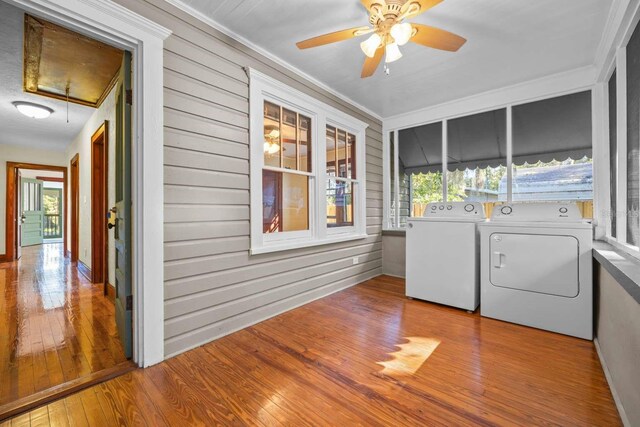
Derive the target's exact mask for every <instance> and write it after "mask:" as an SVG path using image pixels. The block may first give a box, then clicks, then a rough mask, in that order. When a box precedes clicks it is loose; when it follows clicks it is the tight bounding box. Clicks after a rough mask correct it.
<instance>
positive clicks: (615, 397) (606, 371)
mask: <svg viewBox="0 0 640 427" xmlns="http://www.w3.org/2000/svg"><path fill="white" fill-rule="evenodd" d="M593 344H594V345H595V346H596V353H598V358H599V359H600V365H602V370H603V371H604V377H605V378H606V379H607V383H608V384H609V390H611V395H612V396H613V401H614V402H616V408H617V409H618V414H619V415H620V419H621V420H622V424H623V425H624V426H625V427H631V423H630V422H629V418H627V413H626V412H625V411H624V406H622V402H621V401H620V396H619V395H618V392H617V391H616V388H615V386H614V385H613V378H612V377H611V372H609V368H608V367H607V363H606V362H605V361H604V357H603V356H602V349H601V348H600V343H599V342H598V338H594V339H593Z"/></svg>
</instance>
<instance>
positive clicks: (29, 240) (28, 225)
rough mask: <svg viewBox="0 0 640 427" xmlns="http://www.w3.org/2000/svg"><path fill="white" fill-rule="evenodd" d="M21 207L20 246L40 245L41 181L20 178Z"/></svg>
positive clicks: (41, 234)
mask: <svg viewBox="0 0 640 427" xmlns="http://www.w3.org/2000/svg"><path fill="white" fill-rule="evenodd" d="M20 189H21V192H22V194H21V196H22V197H21V198H20V202H21V206H20V221H21V223H22V227H21V236H20V245H21V246H32V245H39V244H42V238H43V211H42V181H40V180H38V179H31V178H22V179H21V180H20Z"/></svg>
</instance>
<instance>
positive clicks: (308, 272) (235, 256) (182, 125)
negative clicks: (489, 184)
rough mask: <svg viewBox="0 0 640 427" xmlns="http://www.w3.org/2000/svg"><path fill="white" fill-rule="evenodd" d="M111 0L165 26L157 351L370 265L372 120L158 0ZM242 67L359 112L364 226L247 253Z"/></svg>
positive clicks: (350, 278) (189, 343) (302, 299)
mask: <svg viewBox="0 0 640 427" xmlns="http://www.w3.org/2000/svg"><path fill="white" fill-rule="evenodd" d="M116 2H117V3H120V4H122V5H123V6H125V7H127V8H129V9H131V10H132V11H134V12H136V13H138V14H140V15H142V16H144V17H146V18H148V19H150V20H152V21H155V22H157V23H158V24H160V25H162V26H164V27H166V28H168V29H170V30H171V31H173V34H172V35H171V36H170V37H169V38H168V39H167V40H166V41H165V44H164V47H165V55H164V67H165V72H164V85H165V90H164V105H165V117H164V126H165V137H164V147H165V151H164V164H165V167H164V180H165V182H164V197H165V211H164V221H165V228H164V240H165V247H164V253H165V261H164V263H165V307H164V308H165V311H164V313H165V328H164V331H165V356H166V357H169V356H171V355H175V354H178V353H180V352H183V351H185V350H187V349H190V348H193V347H196V346H199V345H201V344H203V343H206V342H208V341H211V340H213V339H215V338H217V337H220V336H222V335H226V334H228V333H230V332H233V331H235V330H238V329H240V328H243V327H246V326H248V325H251V324H253V323H256V322H258V321H260V320H263V319H265V318H268V317H271V316H273V315H275V314H278V313H280V312H282V311H285V310H288V309H291V308H293V307H296V306H298V305H301V304H304V303H307V302H309V301H312V300H314V299H316V298H319V297H322V296H324V295H327V294H329V293H331V292H335V291H337V290H340V289H342V288H345V287H348V286H351V285H354V284H356V283H359V282H361V281H363V280H365V279H367V278H370V277H373V276H376V275H379V274H380V273H381V270H382V269H381V266H382V251H381V249H382V244H381V235H380V232H381V226H382V142H381V141H382V135H381V131H382V123H381V122H380V120H378V119H376V118H373V117H371V116H369V115H367V114H365V113H364V112H362V111H360V110H358V109H357V108H355V107H353V106H351V105H350V104H348V103H347V102H345V101H342V100H341V99H339V98H337V97H336V96H334V95H332V94H330V93H328V92H326V91H325V90H323V89H321V88H319V87H317V86H315V85H313V84H312V83H310V82H308V81H305V80H304V79H303V78H301V77H300V76H298V75H297V74H295V73H293V72H291V71H289V70H288V69H285V68H284V67H282V66H280V65H279V64H277V63H275V62H273V61H271V60H269V59H267V58H265V57H263V56H261V55H260V54H258V53H257V52H255V51H253V50H251V49H249V48H248V47H246V46H243V45H241V44H240V43H239V42H237V41H235V40H233V39H231V38H229V37H228V36H226V35H224V34H222V33H220V32H219V31H217V30H215V29H213V28H212V27H211V26H209V25H207V24H205V23H203V22H201V21H199V20H197V19H195V18H194V17H192V16H190V15H188V14H187V13H185V12H183V11H181V10H179V9H178V8H176V7H175V6H172V5H170V4H169V3H168V2H166V1H164V0H150V1H142V0H116ZM244 67H252V68H254V69H256V70H257V71H260V72H262V73H264V74H266V75H269V76H270V77H273V78H275V79H277V80H280V81H281V82H283V83H284V84H287V85H289V86H291V87H293V88H295V89H297V90H300V91H302V92H304V93H306V94H308V95H310V96H312V97H314V98H316V99H318V100H319V101H322V102H325V103H327V104H329V105H331V106H332V107H334V108H337V109H340V110H342V111H344V112H346V113H347V114H350V115H352V116H354V117H356V118H358V119H360V120H363V121H366V122H367V123H368V124H369V128H368V129H367V134H366V136H367V148H366V150H367V153H366V157H367V165H366V169H367V176H366V181H367V206H366V208H367V224H366V225H367V233H368V237H367V238H365V239H361V240H356V241H351V242H344V243H338V244H331V245H323V246H317V247H311V248H305V249H300V250H292V251H286V252H277V253H271V254H264V255H257V256H251V255H250V253H249V242H250V239H249V230H250V227H249V102H248V96H249V81H248V77H247V74H246V73H245V70H244ZM159 184H160V183H159ZM354 256H359V257H360V260H359V263H358V264H357V265H354V264H353V260H352V258H353V257H354Z"/></svg>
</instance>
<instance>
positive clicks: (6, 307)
mask: <svg viewBox="0 0 640 427" xmlns="http://www.w3.org/2000/svg"><path fill="white" fill-rule="evenodd" d="M5 12H6V13H5ZM11 17H13V18H14V19H13V20H12V21H11V22H7V21H9V20H10V18H11ZM2 22H4V23H7V28H9V29H8V30H7V32H8V33H9V32H11V28H13V35H14V36H15V37H14V39H20V41H21V40H22V31H23V30H24V31H25V34H24V37H25V40H26V39H29V40H31V39H32V38H34V37H35V38H36V39H38V38H40V39H39V40H41V41H43V43H41V44H40V45H39V46H41V48H42V49H53V48H55V46H56V43H58V42H59V41H60V40H59V39H61V38H63V37H64V36H65V34H66V35H67V36H68V37H70V38H71V39H72V40H77V39H82V43H85V44H86V45H90V46H94V47H95V46H98V45H99V47H101V48H100V49H97V48H96V49H95V52H94V51H90V52H88V54H89V59H88V62H87V61H84V62H83V61H79V60H78V63H82V65H83V67H84V66H85V65H87V64H88V63H90V62H91V60H92V58H94V56H95V57H96V58H97V57H98V56H99V55H106V53H108V52H111V54H113V53H114V52H115V54H117V55H118V57H117V64H116V68H114V69H113V71H112V72H110V74H109V75H108V78H103V79H102V82H103V85H102V86H98V87H95V85H94V86H93V87H91V88H89V89H91V90H89V89H87V90H86V91H85V88H86V86H85V85H84V83H89V84H94V79H93V78H89V79H86V78H85V79H81V78H77V77H74V76H75V74H74V73H75V72H76V71H77V69H76V68H82V67H76V68H73V69H69V68H68V67H66V65H65V61H66V59H65V55H66V54H67V51H66V50H64V49H63V50H62V54H61V55H55V52H48V53H47V54H46V55H45V54H44V53H43V54H42V56H41V57H38V54H39V53H40V50H39V49H36V51H35V52H32V54H31V55H26V54H25V55H26V56H24V57H27V56H28V57H29V58H30V59H34V58H35V59H34V60H36V61H37V60H41V61H46V60H52V59H51V58H53V59H56V58H59V57H62V59H61V60H60V63H53V64H49V65H51V66H53V67H58V69H57V70H59V71H60V73H61V75H66V76H68V79H65V82H66V85H67V89H66V90H67V91H69V85H70V87H71V90H70V91H71V94H70V95H69V94H67V96H66V97H65V99H64V100H60V99H58V98H57V97H56V96H54V95H55V94H51V93H47V91H55V87H56V84H57V83H56V80H55V79H54V78H55V77H56V76H57V75H58V74H56V73H54V72H51V75H49V76H48V77H49V78H51V79H53V80H47V81H53V84H52V85H45V84H44V83H43V84H42V85H40V86H38V83H37V81H35V83H34V84H35V85H36V86H37V87H38V90H37V91H34V92H31V93H29V94H27V90H26V88H25V89H24V92H25V93H24V94H22V92H18V91H20V90H22V89H23V88H22V86H20V83H21V79H22V77H23V76H22V75H21V74H20V73H18V74H19V75H17V77H16V78H15V79H13V80H12V81H9V80H7V81H3V82H2V83H1V84H0V97H1V96H2V93H3V92H2V86H8V85H9V84H12V85H13V86H12V87H11V93H12V94H15V93H18V94H19V95H12V96H23V97H24V98H25V101H24V102H31V103H32V104H38V105H45V106H46V108H47V109H48V110H47V111H49V112H50V116H51V117H50V118H42V119H37V120H34V119H33V118H31V117H30V118H29V119H27V118H24V117H22V116H21V114H20V113H21V111H20V110H19V109H17V107H16V110H15V111H14V112H13V113H14V114H13V115H11V116H9V118H8V119H6V120H7V124H11V125H12V126H14V127H15V128H17V129H18V130H19V131H20V132H22V133H23V134H24V135H28V136H30V138H31V140H33V141H35V142H33V144H35V145H34V146H31V145H29V144H30V143H31V142H32V141H31V140H28V141H25V142H24V145H22V146H20V145H16V149H15V150H13V151H11V152H9V154H7V153H8V152H6V151H4V150H2V151H3V152H0V162H3V163H4V161H5V160H6V165H7V185H6V188H5V189H4V190H5V191H6V200H7V204H6V206H5V207H6V212H7V215H6V219H7V223H6V224H5V229H6V233H5V236H4V238H2V240H4V241H5V257H4V258H5V259H6V261H8V262H6V263H3V264H1V265H0V282H1V283H0V284H1V285H2V289H3V291H4V292H3V294H4V297H5V299H4V300H3V301H2V302H3V310H2V315H3V316H4V317H5V319H6V321H5V322H0V354H4V355H6V356H7V359H6V360H5V362H6V363H2V364H0V420H2V419H3V418H5V417H7V416H10V415H12V414H15V413H16V411H21V410H26V409H28V407H29V406H30V405H34V404H35V403H34V402H38V403H39V404H41V403H43V402H45V401H47V400H50V399H54V398H58V397H60V396H61V395H63V394H66V393H69V392H72V391H74V390H78V389H79V388H82V387H85V386H88V385H90V384H94V383H95V382H97V381H101V380H104V379H107V378H110V377H113V376H115V375H117V374H119V373H123V372H128V371H129V370H130V369H131V368H132V367H135V364H134V363H133V362H132V361H131V358H132V356H133V320H132V317H133V313H134V306H133V304H132V302H133V301H132V295H133V287H132V272H133V268H132V267H131V265H132V259H131V258H132V251H131V239H132V235H133V231H132V216H131V203H132V198H131V194H132V193H131V165H132V163H131V155H132V150H131V145H132V137H131V133H132V121H131V115H132V113H131V106H130V102H131V99H132V97H131V96H130V95H129V94H130V93H131V90H132V88H131V77H132V68H131V65H132V61H133V60H132V56H131V54H130V53H129V52H126V51H125V50H122V49H119V48H108V47H106V45H105V44H104V43H102V42H98V41H96V40H93V39H89V38H88V37H87V36H86V35H83V34H80V33H73V34H72V35H69V34H68V33H72V31H71V30H69V29H66V28H62V27H60V26H59V25H57V24H53V23H50V22H47V21H46V20H44V19H43V18H41V17H39V16H38V17H36V16H31V15H29V14H28V13H26V12H25V11H23V10H22V9H20V8H17V7H14V6H12V5H9V4H7V3H4V2H0V23H2ZM9 24H10V25H9ZM29 25H32V26H33V27H34V28H35V30H34V31H33V34H31V33H29V34H27V31H28V29H29V28H30V27H29ZM36 30H37V31H36ZM47 31H49V34H48V33H47ZM34 34H35V35H34ZM47 37H49V38H50V41H51V43H46V42H44V41H46V40H47ZM31 41H33V40H31ZM10 42H11V41H9V42H8V43H10ZM100 43H102V44H100ZM14 44H16V45H17V43H14ZM58 45H61V46H65V47H66V44H62V43H58ZM52 46H53V47H52ZM20 48H24V49H27V48H28V44H25V45H24V47H23V46H22V43H21V44H20ZM105 52H106V53H105ZM77 54H78V52H77V51H74V55H77ZM0 55H1V53H0ZM91 55H94V56H91ZM73 58H76V56H73ZM14 59H15V60H16V63H15V64H13V63H12V62H11V61H12V60H14ZM98 59H99V60H96V61H97V62H98V64H97V65H95V64H94V65H95V67H96V68H101V67H102V68H104V67H103V66H104V63H105V61H104V60H103V59H104V58H102V59H101V58H98ZM0 61H2V63H3V65H4V64H13V65H12V66H11V67H8V69H11V70H19V71H22V70H21V69H22V66H23V64H22V61H20V60H19V58H17V57H16V58H11V57H6V56H0ZM110 61H111V62H110V64H111V65H113V63H114V61H113V58H111V59H110ZM25 68H26V66H25ZM102 68H101V69H102ZM48 69H49V68H47V67H41V68H40V70H41V71H42V70H45V71H46V70H48ZM86 74H87V73H85V75H84V77H86ZM25 75H26V71H25ZM31 77H32V78H36V77H38V78H42V79H44V77H43V74H42V73H40V74H35V77H33V76H31ZM90 77H91V76H90ZM25 81H26V80H25ZM43 81H44V80H43ZM81 83H82V84H81ZM74 84H75V86H74ZM16 87H17V88H18V89H15V88H16ZM74 87H75V88H77V89H76V91H75V92H74V91H73V90H74V89H73V88H74ZM51 88H53V89H51ZM92 90H93V91H92ZM7 92H8V91H7ZM95 93H98V95H96V96H95V99H96V101H95V105H90V103H89V102H88V101H86V102H85V101H83V100H82V99H80V97H82V96H86V97H88V98H91V96H93V95H94V94H95ZM12 111H13V110H12ZM67 111H70V114H68V115H67V116H66V117H68V119H66V120H65V115H66V114H65V113H66V112H67ZM28 120H30V121H28ZM47 120H48V121H47ZM43 123H44V124H45V125H43ZM0 126H4V125H3V123H0ZM73 126H76V127H77V129H78V132H73V136H70V135H68V133H65V132H68V131H67V129H69V128H73ZM34 129H36V130H38V131H39V132H41V134H42V132H43V131H44V130H46V132H47V136H48V137H51V138H49V140H47V141H43V142H41V143H40V145H39V146H38V145H37V144H38V141H37V135H38V134H37V133H36V132H35V131H34ZM96 129H97V131H96ZM30 132H31V133H30ZM54 137H56V138H58V139H63V138H66V140H64V141H63V142H62V143H61V146H60V147H59V148H58V149H57V150H54V149H51V148H49V147H50V146H51V145H52V144H49V145H48V146H47V142H49V141H50V140H52V139H54ZM111 141H113V142H114V144H113V151H112V152H111V153H110V152H109V149H110V142H111ZM20 148H22V149H23V151H21V150H20ZM110 155H111V156H112V159H109V156H110ZM3 156H4V157H3ZM5 157H6V159H5ZM29 157H32V158H34V159H36V160H41V159H47V158H50V159H52V161H53V162H54V163H53V164H44V162H43V163H37V162H33V163H26V162H21V161H17V160H23V159H24V158H29ZM116 160H119V162H116ZM116 163H118V164H119V165H120V166H119V167H118V168H116V169H115V174H117V175H118V176H115V174H114V172H111V174H110V171H109V165H110V164H116ZM58 175H59V176H58ZM110 175H111V176H110ZM116 183H117V185H118V188H117V189H116V187H115V186H116ZM110 190H111V193H115V194H116V195H117V197H113V198H112V200H111V202H112V203H113V204H114V205H115V206H118V210H117V211H118V215H117V218H116V220H115V227H114V228H113V229H108V228H107V217H106V215H107V212H108V207H109V201H110V200H109V198H108V195H109V194H110ZM110 235H111V239H112V240H114V241H115V244H113V245H112V250H113V252H114V257H115V253H116V250H117V251H118V255H119V257H118V259H117V262H113V263H114V264H115V269H114V274H113V275H112V276H115V279H114V280H113V284H114V286H113V288H114V291H113V292H111V293H109V294H110V295H114V299H115V301H114V300H113V299H109V298H107V297H106V296H105V294H106V293H108V292H106V290H107V289H108V288H107V287H108V286H109V285H108V283H109V276H110V274H109V268H108V266H109V258H108V250H107V249H108V248H109V245H108V242H109V238H110ZM25 324H26V325H28V328H26V329H25V328H24V327H23V326H24V325H25Z"/></svg>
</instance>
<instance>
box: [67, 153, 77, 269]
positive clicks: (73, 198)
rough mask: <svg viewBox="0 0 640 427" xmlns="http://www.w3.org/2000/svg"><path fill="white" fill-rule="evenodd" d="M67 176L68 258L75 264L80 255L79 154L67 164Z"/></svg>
mask: <svg viewBox="0 0 640 427" xmlns="http://www.w3.org/2000/svg"><path fill="white" fill-rule="evenodd" d="M69 174H70V175H71V185H70V187H71V188H70V189H69V212H70V216H71V224H69V234H70V236H71V244H70V246H71V248H70V251H71V253H70V258H71V262H77V261H78V259H79V255H80V250H79V247H78V233H79V230H78V226H79V224H80V222H79V215H80V154H78V153H76V155H75V156H73V158H72V159H71V162H70V163H69ZM65 234H66V233H65Z"/></svg>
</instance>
